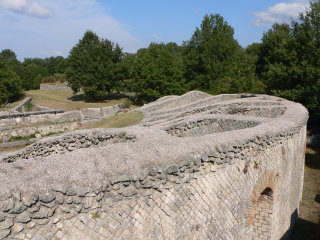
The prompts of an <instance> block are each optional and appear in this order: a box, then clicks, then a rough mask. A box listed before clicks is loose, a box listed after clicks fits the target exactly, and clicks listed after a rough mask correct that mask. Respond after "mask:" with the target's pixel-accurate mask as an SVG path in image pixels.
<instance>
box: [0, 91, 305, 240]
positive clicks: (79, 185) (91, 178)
mask: <svg viewBox="0 0 320 240" xmlns="http://www.w3.org/2000/svg"><path fill="white" fill-rule="evenodd" d="M138 111H141V112H142V113H143V114H144V116H145V118H144V120H143V121H142V122H141V123H140V124H139V125H137V126H132V127H128V128H122V129H93V130H80V131H75V132H72V133H67V134H64V135H61V136H59V137H48V138H46V139H42V140H40V141H38V142H36V143H34V144H33V145H30V146H28V147H26V148H25V149H23V150H21V151H19V152H16V153H14V154H12V155H9V156H6V157H3V158H2V159H0V162H1V163H0V178H1V182H0V199H1V201H0V239H6V238H8V239H11V238H14V239H67V240H78V239H201V240H202V239H235V240H239V239H240V240H241V239H243V240H247V239H271V240H278V239H280V238H282V237H284V238H286V237H287V236H288V235H289V233H290V229H291V228H292V226H293V225H294V222H295V220H296V219H297V213H298V207H299V202H300V200H301V194H302V183H303V169H304V156H305V141H306V122H307V119H308V112H307V110H306V109H305V108H304V107H303V106H302V105H300V104H297V103H294V102H290V101H287V100H284V99H281V98H277V97H271V96H267V95H238V94H233V95H217V96H212V95H209V94H206V93H203V92H198V91H193V92H189V93H186V94H184V95H182V96H167V97H163V98H160V99H158V100H157V101H155V102H153V103H150V104H147V105H144V106H143V107H140V108H139V109H138Z"/></svg>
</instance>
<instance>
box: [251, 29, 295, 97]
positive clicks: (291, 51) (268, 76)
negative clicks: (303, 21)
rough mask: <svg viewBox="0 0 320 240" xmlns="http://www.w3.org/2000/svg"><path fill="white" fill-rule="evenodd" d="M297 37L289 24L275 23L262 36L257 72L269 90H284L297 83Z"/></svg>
mask: <svg viewBox="0 0 320 240" xmlns="http://www.w3.org/2000/svg"><path fill="white" fill-rule="evenodd" d="M297 64H298V62H297V54H296V51H295V39H294V37H293V36H292V32H291V28H290V26H289V25H287V24H281V25H279V24H274V25H273V26H272V29H270V30H269V31H268V32H266V33H265V34H264V35H263V37H262V43H261V45H260V50H259V59H258V62H257V73H258V75H259V76H260V77H261V79H262V80H263V81H264V83H265V84H266V85H267V88H268V91H269V92H271V91H272V90H273V89H278V90H284V89H287V88H288V87H291V86H293V85H295V84H296V81H297V76H296V66H297Z"/></svg>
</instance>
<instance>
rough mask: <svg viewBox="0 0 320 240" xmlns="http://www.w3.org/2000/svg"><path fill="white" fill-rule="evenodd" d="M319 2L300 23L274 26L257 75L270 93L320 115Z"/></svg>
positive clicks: (266, 39)
mask: <svg viewBox="0 0 320 240" xmlns="http://www.w3.org/2000/svg"><path fill="white" fill-rule="evenodd" d="M319 16H320V2H319V1H314V2H310V6H309V8H308V9H307V11H306V12H305V13H304V14H300V21H297V22H292V24H291V25H287V24H282V25H279V24H275V25H273V27H272V29H270V30H269V31H268V32H267V33H265V34H264V36H263V38H262V43H261V45H260V47H259V59H258V61H257V74H258V75H259V76H260V77H261V79H262V80H263V81H264V83H265V84H266V85H267V90H268V93H272V94H275V95H277V96H280V97H284V98H287V99H289V100H293V101H297V102H300V103H302V104H304V105H305V106H306V107H307V108H308V109H309V111H310V112H311V114H316V115H319V116H320V17H319Z"/></svg>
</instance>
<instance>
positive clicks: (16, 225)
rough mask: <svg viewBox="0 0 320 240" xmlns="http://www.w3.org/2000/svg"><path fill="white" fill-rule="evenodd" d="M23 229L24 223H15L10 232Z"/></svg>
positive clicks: (17, 231)
mask: <svg viewBox="0 0 320 240" xmlns="http://www.w3.org/2000/svg"><path fill="white" fill-rule="evenodd" d="M23 229H24V224H22V223H15V224H13V226H12V232H13V233H15V234H16V233H19V232H21V231H22V230H23Z"/></svg>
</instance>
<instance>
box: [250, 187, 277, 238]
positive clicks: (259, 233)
mask: <svg viewBox="0 0 320 240" xmlns="http://www.w3.org/2000/svg"><path fill="white" fill-rule="evenodd" d="M273 201H274V199H273V191H272V189H271V188H270V187H267V188H265V189H264V190H263V191H262V192H261V193H260V196H259V198H258V200H257V201H256V202H255V203H254V204H253V206H251V207H252V212H253V216H252V217H253V219H252V220H253V239H254V240H260V239H261V240H262V239H268V240H270V239H271V234H272V232H271V231H272V213H273Z"/></svg>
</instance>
